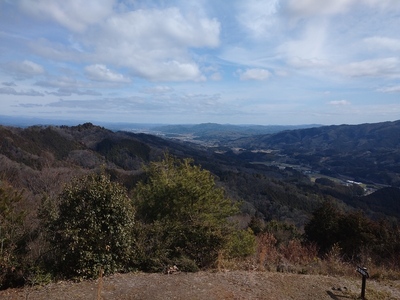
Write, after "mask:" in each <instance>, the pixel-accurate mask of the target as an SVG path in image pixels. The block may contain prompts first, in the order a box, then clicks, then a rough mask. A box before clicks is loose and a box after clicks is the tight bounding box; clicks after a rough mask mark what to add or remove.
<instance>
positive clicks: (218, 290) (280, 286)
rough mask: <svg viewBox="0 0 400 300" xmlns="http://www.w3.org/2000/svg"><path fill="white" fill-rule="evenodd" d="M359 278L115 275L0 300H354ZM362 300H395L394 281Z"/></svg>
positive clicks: (372, 284) (372, 288)
mask: <svg viewBox="0 0 400 300" xmlns="http://www.w3.org/2000/svg"><path fill="white" fill-rule="evenodd" d="M360 294H361V276H360V277H358V276H356V275H355V276H354V277H351V278H343V277H331V276H322V275H298V274H288V273H273V272H250V271H230V272H229V271H227V272H198V273H174V274H170V275H166V274H145V273H131V274H116V275H113V276H110V277H106V278H102V279H98V280H95V281H83V282H80V283H72V282H66V281H63V282H58V283H52V284H49V285H46V286H42V287H25V288H23V289H8V290H5V291H0V299H2V300H11V299H12V300H14V299H15V300H17V299H32V300H53V299H54V300H57V299H60V300H69V299H85V300H86V299H93V300H98V299H103V300H111V299H126V300H127V299H146V300H147V299H148V300H156V299H193V300H195V299H206V300H214V299H280V300H285V299H302V300H304V299H313V300H314V299H318V300H324V299H326V300H332V299H334V300H344V299H358V298H359V297H360ZM366 298H367V299H369V300H375V299H400V281H387V280H385V281H379V282H378V281H374V280H367V290H366Z"/></svg>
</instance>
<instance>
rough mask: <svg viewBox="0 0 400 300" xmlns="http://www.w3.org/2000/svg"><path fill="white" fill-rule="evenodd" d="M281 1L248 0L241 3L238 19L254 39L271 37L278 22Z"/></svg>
mask: <svg viewBox="0 0 400 300" xmlns="http://www.w3.org/2000/svg"><path fill="white" fill-rule="evenodd" d="M279 1H280V0H267V1H266V0H247V1H241V2H239V7H238V11H239V14H238V16H237V19H238V21H239V23H240V24H241V25H242V26H243V27H244V28H245V29H246V30H247V31H248V32H250V33H251V34H252V35H253V36H254V37H256V38H258V37H264V38H265V36H269V35H271V34H272V33H273V32H271V29H272V28H273V27H275V26H276V22H277V21H278V18H277V17H278V16H277V14H278V10H279Z"/></svg>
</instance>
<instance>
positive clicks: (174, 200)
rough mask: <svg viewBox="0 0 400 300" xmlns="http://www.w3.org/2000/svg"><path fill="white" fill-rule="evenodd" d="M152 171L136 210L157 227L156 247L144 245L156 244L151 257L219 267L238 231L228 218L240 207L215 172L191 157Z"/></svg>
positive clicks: (167, 160) (140, 187) (139, 188)
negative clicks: (221, 255) (220, 255)
mask: <svg viewBox="0 0 400 300" xmlns="http://www.w3.org/2000/svg"><path fill="white" fill-rule="evenodd" d="M146 171H147V174H148V179H147V181H146V182H140V183H139V184H138V186H137V187H136V190H135V196H134V200H135V206H136V207H137V212H138V216H139V218H140V219H141V220H142V222H144V224H147V226H148V227H147V228H149V229H152V230H154V228H155V227H154V226H155V225H156V228H157V229H158V234H157V240H156V244H154V240H153V241H150V243H147V244H146V245H147V246H141V247H142V248H146V247H148V246H149V245H150V249H148V250H150V253H160V252H162V253H163V255H164V258H165V261H167V262H168V261H170V262H176V261H179V260H181V259H182V258H185V260H186V262H187V260H188V259H189V260H192V261H193V262H194V263H195V264H196V265H197V266H198V267H200V268H202V267H208V266H211V265H213V264H214V263H215V261H216V259H217V257H218V252H219V251H220V250H222V249H223V248H224V247H226V245H227V242H228V241H229V236H230V234H231V233H232V232H234V228H233V226H232V224H231V223H230V222H229V221H228V218H229V217H230V216H232V215H234V214H235V213H236V212H237V211H238V208H237V205H236V204H235V203H233V202H232V201H231V200H230V199H228V198H226V197H225V194H224V190H223V189H221V188H218V187H216V185H215V181H214V178H213V176H212V175H211V173H210V172H208V171H206V170H202V169H201V168H200V167H199V166H195V165H193V164H192V162H191V161H190V160H188V159H185V160H178V159H175V158H173V157H171V156H169V155H166V156H165V158H164V160H162V161H160V162H152V163H150V165H149V166H148V167H147V168H146ZM150 232H151V230H150Z"/></svg>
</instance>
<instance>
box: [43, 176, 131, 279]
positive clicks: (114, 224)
mask: <svg viewBox="0 0 400 300" xmlns="http://www.w3.org/2000/svg"><path fill="white" fill-rule="evenodd" d="M51 215H52V214H51V211H49V212H48V213H47V216H48V219H47V220H44V223H45V224H44V225H45V226H47V227H48V229H49V230H48V236H47V237H48V240H49V242H50V244H51V245H52V246H53V247H54V258H53V259H54V261H55V266H56V272H60V273H61V275H63V276H66V277H82V278H93V277H96V276H97V275H98V272H99V269H100V268H102V269H103V271H104V272H105V274H111V273H114V272H117V271H125V270H127V268H128V267H129V265H130V260H131V257H132V245H133V244H134V241H133V229H134V215H135V213H134V208H133V206H132V201H131V200H130V199H129V197H128V196H127V193H126V190H125V189H124V188H123V187H122V186H120V185H119V184H118V183H114V182H111V181H110V179H109V177H108V176H106V175H104V174H90V175H87V176H84V177H82V178H77V179H75V180H74V181H73V182H72V183H71V184H69V185H68V186H66V187H65V188H64V190H63V191H62V193H61V194H60V196H59V207H58V213H57V214H56V215H55V216H53V217H51ZM45 216H46V213H44V214H42V218H43V217H45ZM46 223H47V224H46Z"/></svg>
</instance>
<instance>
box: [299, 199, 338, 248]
mask: <svg viewBox="0 0 400 300" xmlns="http://www.w3.org/2000/svg"><path fill="white" fill-rule="evenodd" d="M340 219H341V213H340V211H339V210H338V209H337V208H336V207H335V206H334V205H333V204H332V203H331V202H328V201H326V202H324V203H323V204H322V205H321V207H319V208H318V209H316V210H315V211H314V213H313V216H312V218H311V220H310V222H309V223H307V224H306V226H305V227H304V231H305V237H306V238H307V239H308V240H309V241H312V242H316V243H317V244H318V246H319V247H320V250H321V252H323V253H324V252H326V251H327V250H329V249H330V248H332V246H333V245H334V244H335V243H337V242H338V232H339V221H340Z"/></svg>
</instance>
